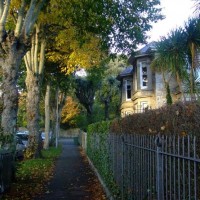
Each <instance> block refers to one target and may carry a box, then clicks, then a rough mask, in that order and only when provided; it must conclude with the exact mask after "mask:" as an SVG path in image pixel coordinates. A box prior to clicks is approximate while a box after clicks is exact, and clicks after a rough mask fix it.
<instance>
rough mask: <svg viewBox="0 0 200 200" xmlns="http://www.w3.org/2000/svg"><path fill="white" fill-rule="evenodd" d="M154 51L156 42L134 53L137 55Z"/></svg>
mask: <svg viewBox="0 0 200 200" xmlns="http://www.w3.org/2000/svg"><path fill="white" fill-rule="evenodd" d="M155 50H156V42H151V43H149V44H147V45H146V46H144V47H143V48H141V49H140V50H139V51H137V52H136V54H137V55H142V54H148V53H151V52H152V51H155Z"/></svg>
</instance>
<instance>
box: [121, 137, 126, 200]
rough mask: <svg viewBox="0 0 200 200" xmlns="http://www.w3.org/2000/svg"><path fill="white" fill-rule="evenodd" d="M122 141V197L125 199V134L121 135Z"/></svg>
mask: <svg viewBox="0 0 200 200" xmlns="http://www.w3.org/2000/svg"><path fill="white" fill-rule="evenodd" d="M121 141H122V199H124V145H125V144H124V136H123V135H122V136H121Z"/></svg>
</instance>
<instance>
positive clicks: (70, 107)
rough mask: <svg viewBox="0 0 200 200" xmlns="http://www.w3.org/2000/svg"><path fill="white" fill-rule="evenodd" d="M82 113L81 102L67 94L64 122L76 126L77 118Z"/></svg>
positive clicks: (63, 112)
mask: <svg viewBox="0 0 200 200" xmlns="http://www.w3.org/2000/svg"><path fill="white" fill-rule="evenodd" d="M79 114H80V108H79V104H78V103H77V102H76V101H75V100H74V98H73V97H72V96H67V99H66V103H65V105H64V107H63V110H62V118H61V120H62V123H63V124H66V123H67V124H69V126H76V121H75V118H76V117H77V116H78V115H79Z"/></svg>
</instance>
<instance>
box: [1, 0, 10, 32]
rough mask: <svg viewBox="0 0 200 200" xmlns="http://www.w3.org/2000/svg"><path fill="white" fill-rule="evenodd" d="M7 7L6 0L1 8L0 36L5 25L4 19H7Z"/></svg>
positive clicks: (8, 4) (8, 1)
mask: <svg viewBox="0 0 200 200" xmlns="http://www.w3.org/2000/svg"><path fill="white" fill-rule="evenodd" d="M1 1H2V0H1ZM9 7H10V0H6V1H5V5H4V8H3V7H2V8H3V13H2V15H1V19H0V33H1V34H2V33H3V31H4V29H5V23H6V19H7V16H8V11H9ZM1 11H2V10H1ZM1 36H2V35H1Z"/></svg>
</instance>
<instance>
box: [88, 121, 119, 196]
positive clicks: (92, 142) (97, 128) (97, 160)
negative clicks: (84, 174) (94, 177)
mask: <svg viewBox="0 0 200 200" xmlns="http://www.w3.org/2000/svg"><path fill="white" fill-rule="evenodd" d="M110 123H111V122H108V121H102V122H98V123H95V124H91V125H89V126H88V131H87V155H88V156H89V158H90V159H91V161H92V163H93V164H94V166H95V167H96V169H97V170H98V172H99V174H100V175H101V177H102V179H103V180H104V182H105V184H106V186H107V187H108V188H109V189H110V191H111V192H112V194H113V196H115V197H117V196H118V193H119V190H118V188H117V186H116V183H115V181H114V178H113V174H112V170H111V166H110V159H109V151H108V148H109V147H108V142H107V137H108V133H109V127H110ZM115 199H116V198H115Z"/></svg>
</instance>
